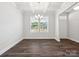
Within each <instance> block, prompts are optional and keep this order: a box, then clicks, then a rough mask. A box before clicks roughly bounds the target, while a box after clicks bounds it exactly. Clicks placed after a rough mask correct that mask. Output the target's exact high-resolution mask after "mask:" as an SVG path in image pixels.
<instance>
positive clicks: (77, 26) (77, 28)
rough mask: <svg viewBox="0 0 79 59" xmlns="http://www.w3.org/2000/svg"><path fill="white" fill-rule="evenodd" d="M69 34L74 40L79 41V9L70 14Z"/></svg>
mask: <svg viewBox="0 0 79 59" xmlns="http://www.w3.org/2000/svg"><path fill="white" fill-rule="evenodd" d="M69 36H70V38H72V40H74V41H77V42H79V11H76V12H73V13H71V14H70V15H69Z"/></svg>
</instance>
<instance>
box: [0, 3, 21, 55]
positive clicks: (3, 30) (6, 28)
mask: <svg viewBox="0 0 79 59" xmlns="http://www.w3.org/2000/svg"><path fill="white" fill-rule="evenodd" d="M22 22H23V21H22V15H21V13H20V11H19V10H18V9H16V8H15V5H14V4H13V3H8V2H7V3H6V2H5V3H2V2H1V3H0V54H2V53H3V52H5V51H6V50H8V49H9V48H10V47H11V46H12V45H14V44H15V43H16V42H18V41H20V40H21V37H22Z"/></svg>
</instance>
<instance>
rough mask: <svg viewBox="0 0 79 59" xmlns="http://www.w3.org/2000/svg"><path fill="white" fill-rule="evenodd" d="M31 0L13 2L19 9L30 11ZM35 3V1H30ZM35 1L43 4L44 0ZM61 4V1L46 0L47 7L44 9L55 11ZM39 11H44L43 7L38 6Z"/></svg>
mask: <svg viewBox="0 0 79 59" xmlns="http://www.w3.org/2000/svg"><path fill="white" fill-rule="evenodd" d="M30 3H31V2H15V4H16V6H17V8H18V9H20V10H21V11H32V9H33V8H32V6H31V5H30ZM32 3H35V2H32ZM36 3H42V4H45V3H46V2H36ZM62 4H63V2H48V4H47V7H46V11H57V10H58V9H59V8H60V7H61V5H62ZM41 6H42V5H41ZM38 8H39V9H40V10H39V9H38V10H39V11H44V10H45V8H43V9H41V8H40V7H38Z"/></svg>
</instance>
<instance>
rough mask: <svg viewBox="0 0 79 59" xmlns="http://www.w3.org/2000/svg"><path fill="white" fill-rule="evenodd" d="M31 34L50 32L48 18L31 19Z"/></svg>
mask: <svg viewBox="0 0 79 59" xmlns="http://www.w3.org/2000/svg"><path fill="white" fill-rule="evenodd" d="M30 23H31V24H30V27H31V28H30V32H48V17H42V18H39V17H37V18H36V17H35V16H33V17H31V19H30Z"/></svg>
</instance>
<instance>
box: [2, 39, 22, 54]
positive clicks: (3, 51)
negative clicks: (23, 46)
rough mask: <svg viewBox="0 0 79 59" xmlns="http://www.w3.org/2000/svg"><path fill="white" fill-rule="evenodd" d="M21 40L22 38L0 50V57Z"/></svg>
mask: <svg viewBox="0 0 79 59" xmlns="http://www.w3.org/2000/svg"><path fill="white" fill-rule="evenodd" d="M21 40H23V39H22V38H21V39H18V41H16V42H14V43H12V44H10V45H8V46H6V47H5V48H4V49H2V50H0V55H2V54H3V53H5V52H6V51H7V50H9V49H10V48H12V47H13V46H14V45H16V44H17V43H19V42H20V41H21Z"/></svg>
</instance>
